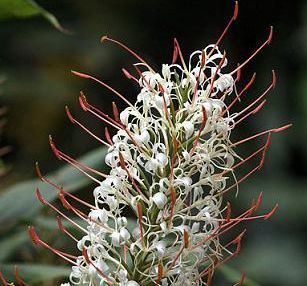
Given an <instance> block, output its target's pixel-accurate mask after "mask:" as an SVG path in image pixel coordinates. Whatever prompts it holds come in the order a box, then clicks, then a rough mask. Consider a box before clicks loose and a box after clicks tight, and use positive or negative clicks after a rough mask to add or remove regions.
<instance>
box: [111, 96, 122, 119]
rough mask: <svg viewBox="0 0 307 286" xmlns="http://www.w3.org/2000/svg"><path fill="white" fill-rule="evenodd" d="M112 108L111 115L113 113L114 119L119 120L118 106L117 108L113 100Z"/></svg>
mask: <svg viewBox="0 0 307 286" xmlns="http://www.w3.org/2000/svg"><path fill="white" fill-rule="evenodd" d="M112 110H113V115H114V119H115V121H117V122H120V120H119V112H118V108H117V106H116V104H115V102H114V101H113V102H112Z"/></svg>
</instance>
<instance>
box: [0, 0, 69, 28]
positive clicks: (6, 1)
mask: <svg viewBox="0 0 307 286" xmlns="http://www.w3.org/2000/svg"><path fill="white" fill-rule="evenodd" d="M34 16H43V17H44V18H45V19H47V21H49V22H50V23H51V24H52V25H53V26H54V27H55V28H56V29H58V30H59V31H61V32H64V33H67V30H65V29H63V27H62V26H61V25H60V23H59V21H58V20H57V19H56V18H55V16H54V15H52V14H51V13H49V12H48V11H46V10H45V9H44V8H42V7H41V6H39V5H38V4H37V3H36V2H35V1H33V0H0V19H9V18H28V17H34Z"/></svg>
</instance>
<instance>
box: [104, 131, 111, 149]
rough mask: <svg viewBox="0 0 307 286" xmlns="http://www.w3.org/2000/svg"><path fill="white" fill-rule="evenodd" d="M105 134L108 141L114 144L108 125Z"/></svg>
mask: <svg viewBox="0 0 307 286" xmlns="http://www.w3.org/2000/svg"><path fill="white" fill-rule="evenodd" d="M104 136H105V137H106V139H107V141H108V143H109V144H110V145H113V142H112V140H111V136H110V133H109V130H108V128H107V127H105V128H104Z"/></svg>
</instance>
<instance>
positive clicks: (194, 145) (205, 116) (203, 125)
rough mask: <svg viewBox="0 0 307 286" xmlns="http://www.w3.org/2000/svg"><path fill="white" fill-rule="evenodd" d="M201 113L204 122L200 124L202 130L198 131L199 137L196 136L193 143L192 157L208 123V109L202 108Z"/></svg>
mask: <svg viewBox="0 0 307 286" xmlns="http://www.w3.org/2000/svg"><path fill="white" fill-rule="evenodd" d="M201 111H202V114H203V119H202V122H201V124H200V128H199V130H198V133H197V136H196V139H195V141H194V143H193V147H192V149H191V150H190V155H192V154H193V153H194V151H195V149H196V147H197V145H198V142H199V139H200V136H201V133H202V132H203V130H204V128H205V126H206V123H207V119H208V117H207V112H206V109H205V108H204V106H202V107H201Z"/></svg>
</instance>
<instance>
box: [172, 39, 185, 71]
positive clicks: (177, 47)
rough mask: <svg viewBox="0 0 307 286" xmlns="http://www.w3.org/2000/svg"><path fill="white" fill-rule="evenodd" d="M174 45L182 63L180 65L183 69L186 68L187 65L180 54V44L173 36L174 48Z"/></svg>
mask: <svg viewBox="0 0 307 286" xmlns="http://www.w3.org/2000/svg"><path fill="white" fill-rule="evenodd" d="M175 47H176V49H177V53H178V55H179V58H180V60H181V63H182V66H183V67H184V69H185V70H188V69H187V66H186V64H185V61H184V58H183V55H182V52H181V48H180V45H179V42H178V40H177V39H176V38H174V48H175Z"/></svg>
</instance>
